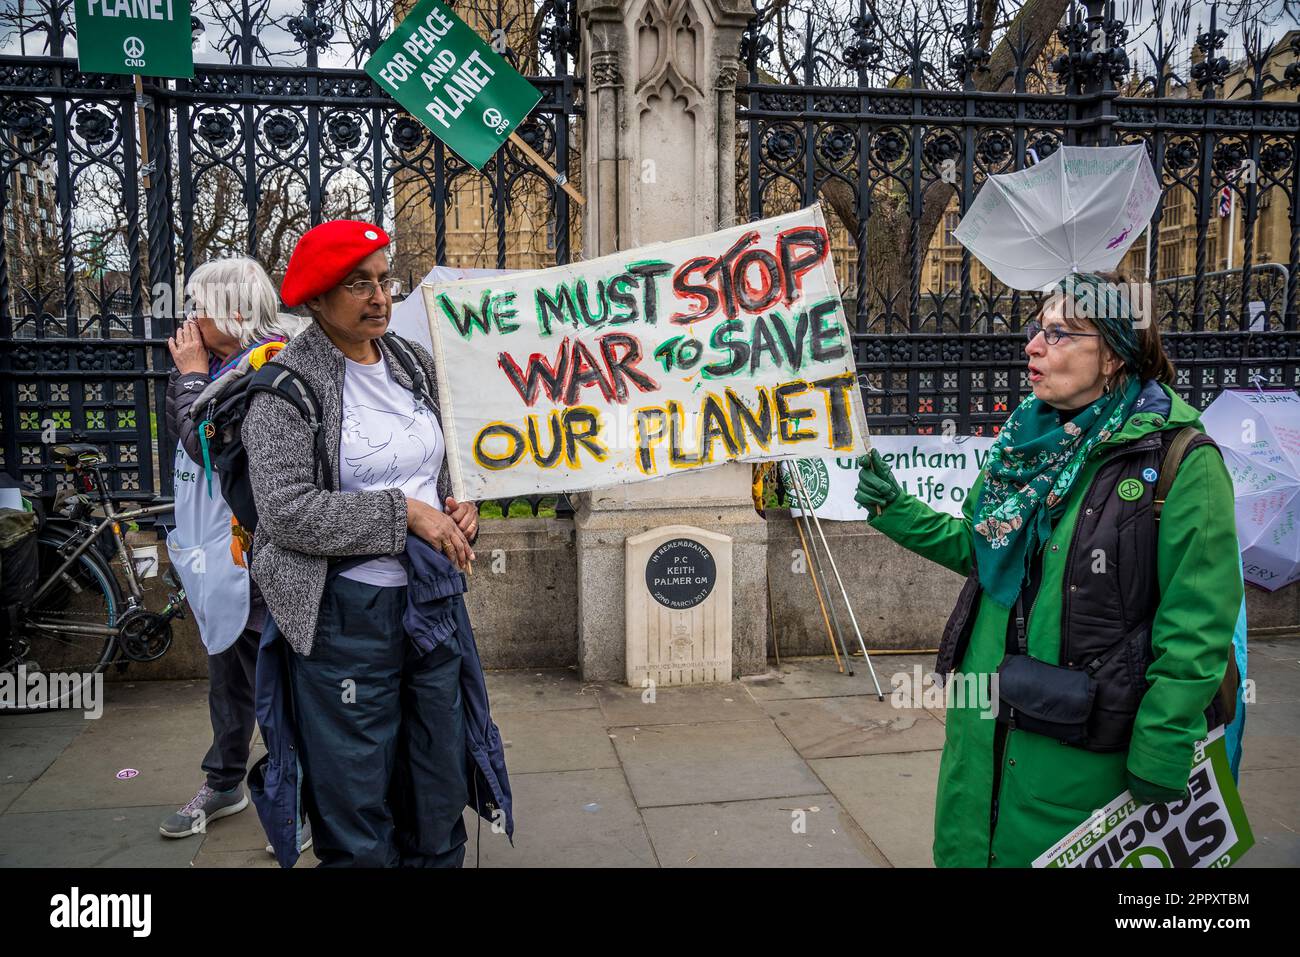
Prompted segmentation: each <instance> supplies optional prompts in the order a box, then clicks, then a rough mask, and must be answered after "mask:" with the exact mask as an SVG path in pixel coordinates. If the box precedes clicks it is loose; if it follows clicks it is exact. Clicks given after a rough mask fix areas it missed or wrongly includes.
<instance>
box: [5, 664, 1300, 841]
mask: <svg viewBox="0 0 1300 957" xmlns="http://www.w3.org/2000/svg"><path fill="white" fill-rule="evenodd" d="M873 662H874V664H875V667H876V671H877V673H878V675H879V678H880V682H881V687H882V688H883V690H884V691H885V693H886V701H885V702H884V703H881V702H879V701H877V700H876V697H875V695H874V694H873V693H872V685H871V678H870V675H869V672H868V670H867V668H866V667H864V664H863V662H861V660H858V661H857V662H856V672H857V673H856V674H855V675H854V676H852V677H850V676H847V675H843V674H839V673H838V672H837V670H836V667H835V662H834V660H833V659H830V658H803V659H795V660H786V661H783V662H782V664H781V666H780V668H772V669H771V670H769V671H768V672H767V674H765V675H758V676H752V677H747V678H745V679H742V680H741V681H738V682H732V683H729V684H725V685H709V686H702V687H685V688H658V689H656V690H655V691H654V693H653V695H650V694H648V693H646V692H643V691H641V690H639V689H632V688H626V687H622V686H620V685H617V684H611V683H590V684H589V683H584V682H582V681H581V680H580V679H579V678H578V677H577V676H576V674H575V673H573V672H572V671H566V670H548V671H501V672H492V673H490V674H489V675H488V687H489V693H490V696H491V700H492V710H493V716H494V717H495V718H496V721H497V723H498V725H499V726H500V728H501V733H502V737H503V738H504V739H505V742H506V747H507V751H506V758H507V762H508V766H509V769H510V779H511V783H512V785H513V788H514V799H515V816H516V832H515V840H514V845H513V846H511V844H510V843H509V842H508V841H507V840H506V838H505V836H504V835H502V834H497V833H494V832H493V830H492V828H491V827H490V826H487V825H480V824H479V822H478V819H477V818H476V817H474V816H473V815H471V814H469V813H468V812H466V825H467V827H468V830H469V838H470V843H469V847H468V849H467V855H466V865H467V866H481V867H520V866H549V867H710V866H712V867H749V866H777V867H843V866H849V867H928V866H930V865H931V861H930V839H931V825H932V819H933V815H934V791H935V779H936V776H937V774H938V768H939V756H940V752H941V750H942V748H943V734H944V728H943V713H942V711H941V710H927V709H925V708H913V709H898V708H894V707H892V706H891V704H890V703H889V701H888V693H889V690H890V680H889V678H890V676H891V675H893V674H895V673H898V672H904V673H907V674H911V673H912V672H913V667H914V666H915V665H920V666H921V668H922V669H923V670H925V669H928V667H929V666H930V665H931V664H932V662H933V658H932V657H931V656H926V655H877V656H874V657H873ZM1250 676H1251V678H1253V679H1254V681H1255V683H1256V692H1257V700H1256V701H1255V703H1253V704H1252V705H1251V706H1250V708H1249V710H1248V712H1247V714H1248V722H1247V728H1246V738H1245V753H1244V758H1243V763H1242V775H1241V791H1242V795H1243V800H1244V802H1245V806H1246V811H1247V815H1248V817H1249V819H1250V821H1251V824H1252V826H1253V828H1254V831H1255V836H1256V841H1257V844H1256V847H1255V848H1254V849H1253V850H1252V851H1251V852H1250V853H1248V854H1247V855H1246V857H1245V859H1244V861H1243V862H1242V866H1269V865H1272V866H1278V865H1281V866H1292V867H1294V866H1300V641H1296V640H1272V641H1256V642H1253V643H1252V645H1251V660H1250ZM105 689H106V690H105V698H106V701H105V704H104V709H103V716H102V717H101V718H99V719H98V720H93V721H92V720H86V719H84V718H82V717H81V715H80V713H72V714H69V713H61V712H60V713H43V714H30V715H6V716H0V866H3V867H26V866H37V865H47V866H48V865H53V866H67V867H118V866H141V867H187V866H193V867H272V866H275V865H274V862H273V860H272V859H271V857H270V855H268V854H267V853H266V851H265V843H266V841H265V837H264V835H263V834H262V830H261V827H260V824H259V822H258V819H257V814H256V812H255V811H254V810H253V808H252V807H251V805H250V806H249V808H248V809H247V810H245V811H244V812H242V813H239V814H236V815H233V816H231V817H229V818H225V819H223V820H220V821H216V822H213V823H212V825H211V827H210V829H209V831H208V833H206V834H203V835H197V836H195V837H192V838H187V839H181V840H168V839H164V838H162V837H161V836H160V835H159V834H158V824H159V822H160V821H161V820H162V819H163V818H164V817H165V816H166V815H168V814H169V813H171V812H172V811H174V810H175V809H176V808H177V807H179V806H180V805H181V804H184V803H185V802H186V801H188V800H189V799H190V798H191V797H193V795H194V792H195V791H196V790H197V788H198V786H199V785H200V784H201V783H202V772H201V770H200V768H199V762H200V761H201V760H202V756H203V753H204V751H205V750H206V749H207V746H208V743H209V735H210V729H209V726H208V717H207V703H206V694H207V684H206V682H202V681H168V682H135V683H116V682H110V683H108V684H107V685H106V686H105ZM262 753H263V749H262V745H261V742H260V741H257V740H255V741H254V752H253V760H256V759H257V758H258V757H259V756H260V755H261V754H262ZM124 768H132V769H134V770H136V771H137V772H138V773H137V774H136V775H135V776H133V777H130V778H127V779H125V780H123V779H119V778H118V777H117V773H118V772H119V771H120V770H122V769H124ZM315 863H316V860H315V858H314V857H313V856H312V855H311V853H310V852H308V853H307V854H306V855H304V857H303V859H302V860H301V861H299V863H298V866H299V867H310V866H313V865H315Z"/></svg>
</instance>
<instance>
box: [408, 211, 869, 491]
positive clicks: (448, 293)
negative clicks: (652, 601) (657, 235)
mask: <svg viewBox="0 0 1300 957" xmlns="http://www.w3.org/2000/svg"><path fill="white" fill-rule="evenodd" d="M422 291H423V295H424V299H425V308H426V311H427V313H428V316H429V328H430V334H431V338H432V340H433V344H434V355H435V358H436V359H437V364H438V370H437V371H438V389H439V392H440V400H441V414H442V428H443V432H444V434H445V437H446V441H447V450H448V461H449V466H450V469H451V477H452V485H453V488H454V494H455V496H456V497H457V498H458V499H459V498H464V499H470V500H478V499H486V498H505V497H510V496H517V495H532V494H539V493H558V492H563V491H568V492H576V491H584V490H588V489H594V488H603V487H608V486H612V485H620V484H625V483H630V482H640V481H647V480H651V479H657V478H662V477H664V476H668V475H675V474H681V473H686V472H690V471H694V470H698V469H704V468H709V467H711V466H716V465H721V464H723V463H725V462H736V461H740V462H760V461H771V460H775V459H784V458H792V457H804V456H819V455H826V454H830V455H837V454H838V455H853V454H862V453H863V452H865V451H867V449H868V448H869V447H870V446H869V439H868V435H867V422H866V414H865V410H864V409H863V405H862V396H861V393H860V391H859V389H858V387H857V377H856V373H855V370H854V365H853V349H852V343H851V342H850V338H849V329H848V324H847V322H846V321H845V317H844V309H843V304H842V301H841V298H840V291H839V287H838V285H837V283H836V280H835V270H834V267H833V265H832V262H831V251H830V238H829V234H828V233H827V230H826V223H825V221H824V219H823V218H822V213H821V208H820V207H818V206H813V207H809V208H807V209H802V210H799V211H797V212H794V213H788V214H786V215H783V216H776V217H773V218H771V219H765V220H761V221H758V222H754V223H747V224H745V225H742V226H735V227H732V228H730V229H724V230H721V231H720V232H716V233H712V234H709V235H705V236H695V237H692V238H690V239H683V240H679V241H675V242H671V243H657V244H654V245H651V246H644V247H641V248H639V249H633V250H629V251H625V252H620V253H615V254H613V255H609V256H604V257H601V258H599V259H593V260H589V261H587V262H579V263H572V264H570V265H566V266H556V267H554V268H552V269H543V270H534V271H530V272H516V273H509V274H506V275H501V276H491V277H486V278H482V279H473V280H467V281H463V282H455V283H447V284H437V285H429V284H426V285H424V286H423V287H422Z"/></svg>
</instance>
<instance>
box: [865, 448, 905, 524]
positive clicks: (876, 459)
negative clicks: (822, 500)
mask: <svg viewBox="0 0 1300 957" xmlns="http://www.w3.org/2000/svg"><path fill="white" fill-rule="evenodd" d="M902 491H903V490H902V488H900V487H899V484H898V481H897V480H896V479H895V478H894V473H893V472H891V471H890V469H889V466H888V465H886V464H885V460H884V459H882V458H881V457H880V453H879V452H877V451H876V450H875V449H872V450H871V452H870V454H868V455H864V456H862V458H860V459H858V490H857V491H856V492H854V493H853V500H854V501H855V502H857V503H858V504H859V505H861V506H862V507H863V508H865V509H867V512H868V514H869V515H870V517H871V518H875V517H876V516H878V515H879V514H880V513H881V512H883V511H884V510H885V509H886V508H887V507H888V506H889V503H890V502H892V501H893V500H894V499H896V498H898V496H899V495H900V494H901V493H902Z"/></svg>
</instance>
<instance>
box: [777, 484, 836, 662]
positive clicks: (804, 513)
mask: <svg viewBox="0 0 1300 957" xmlns="http://www.w3.org/2000/svg"><path fill="white" fill-rule="evenodd" d="M782 464H783V465H785V466H787V467H786V472H787V474H789V473H793V474H794V475H795V477H796V478H797V477H798V475H799V470H798V469H797V468H795V467H794V466H793V465H791V464H790V463H789V462H784V463H782ZM790 487H791V488H793V489H794V497H795V498H796V499H797V500H798V502H799V513H800V518H801V519H802V520H803V523H804V525H805V526H806V527H807V529H808V542H805V543H804V548H805V549H808V543H811V544H812V548H811V549H809V550H810V551H811V552H812V557H813V564H814V565H815V566H816V572H815V574H814V577H813V583H814V585H815V584H816V582H817V579H818V578H821V580H822V581H823V582H826V606H827V607H828V608H829V609H830V611H831V622H832V623H833V625H834V628H835V638H836V639H837V640H838V641H839V643H840V648H841V649H842V650H843V651H844V667H845V668H847V669H848V672H849V674H850V675H852V674H853V659H852V658H851V657H850V656H849V646H848V644H847V643H845V641H844V631H843V629H841V628H840V616H839V615H838V614H836V612H835V602H834V601H833V600H832V599H831V588H830V580H829V579H828V578H827V577H826V570H825V569H824V568H822V560H821V555H820V554H818V552H817V539H815V538H813V531H812V525H811V524H810V523H809V521H808V513H809V512H810V510H811V505H812V500H811V499H808V501H807V502H805V501H804V499H805V498H806V497H807V495H808V492H807V490H806V489H805V488H804V487H803V482H799V483H798V484H797V485H796V484H795V483H793V482H791V483H790ZM800 493H802V494H800ZM795 521H796V522H797V521H799V519H795ZM803 537H804V536H803V533H802V532H800V534H799V538H800V541H802V540H803ZM826 554H827V557H829V556H830V552H829V551H828V552H827V553H826Z"/></svg>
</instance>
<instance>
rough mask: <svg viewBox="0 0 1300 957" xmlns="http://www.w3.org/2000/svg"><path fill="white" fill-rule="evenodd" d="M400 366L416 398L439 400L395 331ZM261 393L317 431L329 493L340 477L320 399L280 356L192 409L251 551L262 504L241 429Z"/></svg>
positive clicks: (317, 470) (389, 335)
mask: <svg viewBox="0 0 1300 957" xmlns="http://www.w3.org/2000/svg"><path fill="white" fill-rule="evenodd" d="M384 341H385V342H386V343H388V346H389V348H390V350H391V351H392V353H393V355H394V356H395V357H396V358H397V361H398V364H399V365H401V367H402V369H403V370H404V371H405V372H406V374H407V375H408V376H409V377H410V378H411V382H412V389H411V391H412V392H413V393H415V395H416V397H417V398H419V399H420V400H421V401H423V402H424V403H425V404H426V405H428V406H429V408H431V409H432V408H434V407H435V406H434V402H433V399H432V398H431V397H430V395H429V392H428V389H427V388H426V386H425V379H424V372H423V370H422V369H421V368H420V363H419V360H418V359H417V358H416V356H415V353H414V351H413V350H412V349H411V346H410V344H409V343H407V341H406V340H405V339H403V338H402V337H401V336H399V335H397V333H395V332H386V333H384ZM259 392H274V393H275V394H276V395H278V396H280V397H281V398H283V399H285V400H287V401H288V402H289V404H290V405H292V406H293V407H294V408H295V409H297V410H298V414H299V415H301V416H302V417H303V418H304V419H306V420H307V425H308V427H309V428H310V429H311V433H312V446H313V453H314V455H313V457H314V463H315V464H314V478H315V480H316V482H317V484H318V485H320V486H321V487H323V488H324V489H326V490H327V491H334V489H335V485H336V484H337V478H338V477H337V476H335V475H330V474H328V471H329V470H328V469H326V468H325V463H326V462H327V461H328V460H329V458H328V456H327V454H326V445H325V429H324V423H323V422H322V421H321V408H320V401H319V400H318V399H317V398H316V393H315V392H313V391H312V388H311V386H310V385H308V384H307V381H306V380H305V379H303V377H302V376H300V375H298V373H296V372H294V371H293V370H292V369H290V368H289V367H288V366H285V365H281V364H280V363H278V362H276V361H275V360H274V359H271V360H269V361H268V362H266V363H265V364H264V365H263V366H262V367H261V368H260V369H257V370H251V371H249V372H246V373H245V374H243V375H242V376H240V377H238V378H237V379H236V380H234V381H233V382H232V383H231V384H230V386H229V387H228V388H226V389H225V390H224V391H222V392H221V393H220V394H219V395H217V396H214V397H213V398H212V399H210V400H209V401H208V402H207V403H206V406H207V407H206V409H202V410H200V409H198V408H197V407H196V408H195V410H194V412H193V413H192V414H193V415H195V416H196V417H198V416H199V415H202V418H201V419H200V420H199V423H198V428H199V444H200V445H201V446H202V447H203V457H204V460H205V461H204V469H205V470H208V469H215V470H216V472H217V477H218V478H219V479H220V481H221V495H222V497H223V498H224V499H225V500H226V504H227V505H229V506H230V510H231V511H232V512H234V513H235V520H236V522H237V523H238V526H237V527H236V528H235V530H234V534H235V536H236V538H238V539H240V542H241V543H242V545H243V547H244V551H245V552H247V551H248V550H249V547H250V546H251V541H252V535H253V533H254V532H255V531H256V530H257V505H256V503H254V501H253V483H252V480H251V479H250V478H249V475H248V452H247V450H246V449H245V448H244V440H243V437H242V435H241V433H240V428H241V426H242V424H243V421H244V416H245V414H246V413H247V412H248V403H249V402H251V401H252V399H253V396H255V395H257V393H259Z"/></svg>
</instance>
